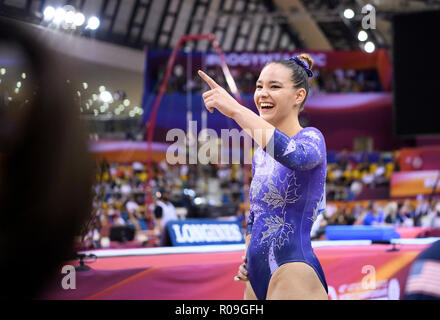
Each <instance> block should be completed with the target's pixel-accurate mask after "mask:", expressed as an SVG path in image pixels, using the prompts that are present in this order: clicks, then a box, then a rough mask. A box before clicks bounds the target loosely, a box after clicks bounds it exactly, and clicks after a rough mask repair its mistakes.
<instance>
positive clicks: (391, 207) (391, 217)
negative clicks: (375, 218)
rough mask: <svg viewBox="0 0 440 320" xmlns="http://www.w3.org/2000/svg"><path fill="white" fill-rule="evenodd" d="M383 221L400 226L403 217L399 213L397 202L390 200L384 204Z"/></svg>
mask: <svg viewBox="0 0 440 320" xmlns="http://www.w3.org/2000/svg"><path fill="white" fill-rule="evenodd" d="M384 214H385V223H386V224H391V225H394V226H400V225H401V224H402V223H403V218H402V217H401V215H400V213H399V206H398V204H397V202H394V201H393V202H390V203H388V204H387V205H386V206H385V209H384Z"/></svg>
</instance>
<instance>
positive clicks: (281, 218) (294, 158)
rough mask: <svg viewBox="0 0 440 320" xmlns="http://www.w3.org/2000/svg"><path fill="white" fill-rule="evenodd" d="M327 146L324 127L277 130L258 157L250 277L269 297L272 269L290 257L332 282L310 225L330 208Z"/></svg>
mask: <svg viewBox="0 0 440 320" xmlns="http://www.w3.org/2000/svg"><path fill="white" fill-rule="evenodd" d="M326 166H327V158H326V146H325V140H324V137H323V136H322V134H321V132H320V131H319V130H318V129H316V128H313V127H306V128H303V129H302V130H301V131H299V132H298V133H297V134H296V135H295V136H293V137H289V136H287V135H286V134H284V133H283V132H281V131H279V130H278V129H275V131H274V134H273V136H272V138H271V139H270V141H269V143H268V144H267V146H266V147H265V148H264V149H262V148H261V147H259V148H258V149H257V150H256V151H255V154H254V157H253V161H252V176H253V178H252V183H251V190H250V204H251V206H250V214H249V219H248V224H247V231H246V233H247V234H251V240H250V242H249V246H248V249H247V265H246V267H247V270H248V272H249V275H248V279H249V281H250V284H251V286H252V288H253V290H254V292H255V294H256V296H257V298H258V299H266V294H267V289H268V286H269V281H270V278H271V276H272V274H273V273H274V272H275V270H276V269H277V268H279V267H280V266H281V265H283V264H285V263H287V262H297V261H300V262H305V263H307V264H308V265H310V266H311V267H312V268H313V269H314V270H315V271H316V273H317V275H318V277H319V279H320V280H321V282H322V285H323V286H324V288H325V290H326V291H327V292H328V288H327V283H326V280H325V276H324V272H323V271H322V267H321V264H320V263H319V261H318V259H317V258H316V256H315V254H314V252H313V249H312V244H311V239H310V230H311V228H312V225H313V222H314V221H315V219H316V217H317V215H319V214H320V213H321V212H322V211H324V208H325V177H326Z"/></svg>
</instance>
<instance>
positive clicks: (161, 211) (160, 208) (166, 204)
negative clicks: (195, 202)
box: [154, 189, 178, 233]
mask: <svg viewBox="0 0 440 320" xmlns="http://www.w3.org/2000/svg"><path fill="white" fill-rule="evenodd" d="M169 197H170V194H169V192H168V191H167V190H165V189H161V190H160V191H159V192H158V193H157V195H156V198H157V200H156V206H155V208H154V217H155V218H156V222H157V227H158V229H159V231H160V232H161V233H162V232H163V230H164V228H165V227H166V225H167V223H168V222H169V221H171V220H177V219H178V217H177V213H176V208H175V207H174V205H173V204H172V202H171V201H170V200H169Z"/></svg>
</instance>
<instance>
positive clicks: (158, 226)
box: [88, 149, 435, 247]
mask: <svg viewBox="0 0 440 320" xmlns="http://www.w3.org/2000/svg"><path fill="white" fill-rule="evenodd" d="M397 157H398V153H397V152H396V153H394V154H392V153H388V154H386V153H384V154H380V153H370V154H368V153H355V152H348V150H347V149H343V150H342V151H341V152H338V153H336V154H335V156H334V161H330V162H329V163H328V165H327V181H326V197H327V212H326V213H325V215H321V218H320V219H323V220H322V221H320V223H321V222H322V225H321V227H322V228H324V227H325V225H329V224H363V223H364V217H365V216H366V217H367V218H365V221H369V220H371V223H370V222H368V223H369V224H373V223H376V220H375V219H373V218H372V217H376V211H378V212H379V211H381V210H382V211H383V212H384V213H385V216H384V217H383V218H380V219H379V218H378V221H379V222H380V223H382V222H383V223H385V222H386V223H392V224H399V225H405V226H409V225H414V226H420V225H422V219H421V216H419V214H418V215H415V214H414V213H412V212H413V211H415V208H414V210H412V209H411V210H410V212H411V214H410V218H411V219H413V220H414V221H413V222H412V224H411V223H410V222H409V220H407V216H406V215H407V211H408V210H409V209H408V208H409V204H408V203H406V204H405V205H403V204H397V203H394V205H393V206H383V208H381V209H378V206H377V205H374V202H372V203H371V205H369V206H366V205H364V206H355V207H352V206H350V207H341V206H338V207H337V208H336V207H334V206H333V205H332V203H337V202H339V201H340V202H343V203H353V201H352V200H356V197H357V196H358V195H359V194H361V192H362V191H364V190H365V189H375V188H376V189H377V188H388V187H389V183H390V177H391V173H392V172H393V171H397V170H399V166H398V161H397ZM97 163H98V167H99V168H98V170H97V172H98V174H97V176H96V181H97V183H95V185H94V191H95V201H94V212H95V214H94V219H93V221H92V227H91V228H90V232H89V234H88V239H89V241H90V242H93V246H94V247H101V246H104V247H105V246H108V245H109V243H110V242H109V241H110V240H111V239H113V238H114V239H119V240H120V241H121V242H124V241H125V240H137V241H139V242H141V243H143V245H148V246H156V245H159V243H160V237H161V233H162V231H163V227H164V225H165V224H166V222H167V220H170V219H171V218H175V219H185V218H189V217H196V218H200V217H202V218H204V217H211V218H212V217H214V218H217V217H219V216H227V215H230V216H236V217H237V218H239V220H240V221H241V223H242V225H243V228H244V227H245V223H246V214H248V210H249V208H248V206H247V205H246V200H245V193H246V188H245V179H246V175H248V177H249V183H250V182H251V179H252V177H251V171H250V167H244V166H242V165H237V164H232V165H224V164H218V165H217V164H215V165H214V164H209V165H200V164H199V165H169V164H168V163H167V162H166V161H161V162H159V163H153V164H152V168H153V170H152V171H153V176H152V179H151V181H150V184H149V185H150V186H151V194H152V195H153V199H152V204H151V205H150V206H149V207H146V204H145V203H146V200H147V199H146V195H147V194H148V193H149V192H150V191H149V188H148V180H147V168H146V165H145V164H143V163H140V162H133V163H127V164H121V163H114V162H110V163H109V162H107V161H105V160H104V161H101V162H97ZM347 201H351V202H347ZM430 205H433V204H432V203H430ZM426 206H427V205H426V204H425V207H426ZM385 207H386V208H385ZM425 207H424V208H425ZM215 208H217V209H218V210H217V211H216V210H215ZM335 208H336V209H335ZM394 208H395V209H394ZM434 208H435V205H434ZM392 209H393V210H392ZM425 209H426V208H425ZM425 209H424V210H425ZM219 210H220V211H221V210H223V211H224V212H223V213H222V212H220V213H219V212H218V211H219ZM228 210H229V211H228ZM375 210H376V211H375ZM396 210H397V212H396V213H395V212H394V211H396ZM402 210H403V211H402ZM405 210H406V211H405ZM426 210H427V209H426ZM426 210H425V211H424V215H426ZM159 211H161V212H159ZM214 211H216V213H214ZM382 211H381V212H382ZM419 211H420V210H419V209H417V212H419ZM388 213H389V214H388ZM381 215H382V214H381ZM427 216H429V217H431V218H432V217H433V214H432V213H431V214H429V215H427ZM381 219H382V220H381ZM426 219H427V218H426ZM426 219H425V220H426ZM432 219H434V218H432ZM425 220H424V222H423V225H432V224H435V223H434V222H432V221H431V220H430V221H431V222H428V221H425ZM379 222H378V223H379ZM366 223H367V222H366ZM115 227H126V228H130V229H132V230H134V232H131V233H130V234H129V235H126V239H122V240H121V236H120V234H119V235H118V234H116V235H113V236H112V235H111V232H112V229H115ZM92 239H93V240H92ZM103 239H104V240H103Z"/></svg>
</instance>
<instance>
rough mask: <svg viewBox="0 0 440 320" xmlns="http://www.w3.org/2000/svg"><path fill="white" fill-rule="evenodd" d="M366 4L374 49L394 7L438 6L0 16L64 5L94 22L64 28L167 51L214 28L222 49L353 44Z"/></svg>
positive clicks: (242, 1)
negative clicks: (371, 13) (56, 11)
mask: <svg viewBox="0 0 440 320" xmlns="http://www.w3.org/2000/svg"><path fill="white" fill-rule="evenodd" d="M368 3H370V4H371V5H372V6H374V9H375V11H376V29H370V30H367V33H368V36H369V39H370V40H371V41H373V42H374V43H375V45H376V47H378V48H389V47H390V46H391V18H392V16H393V15H394V14H395V13H398V12H406V11H414V10H427V9H433V8H434V9H439V8H440V0H425V1H416V0H371V1H365V0H340V1H336V0H124V1H122V0H0V15H1V16H5V17H9V18H14V19H18V20H21V21H26V22H29V23H35V24H44V21H43V10H44V9H45V8H46V7H47V6H53V7H60V6H61V7H62V6H64V5H71V6H73V7H74V8H75V9H76V10H78V11H80V12H82V13H83V14H84V15H85V16H86V17H88V16H91V15H96V16H97V17H98V18H99V19H100V21H101V25H100V27H99V28H98V29H97V30H95V31H90V30H83V29H80V28H79V29H77V30H70V31H65V32H70V33H76V34H78V35H81V36H86V37H92V38H96V39H99V40H103V41H108V42H112V43H116V44H120V45H124V46H129V47H132V48H137V49H143V48H144V47H145V46H148V47H150V48H156V49H172V48H173V46H174V45H175V44H176V43H177V41H178V39H179V37H180V36H181V35H183V34H199V33H214V34H215V35H216V37H217V39H218V40H219V42H220V44H221V46H222V48H223V50H224V51H268V50H294V49H318V50H319V49H321V50H322V49H336V50H350V49H359V47H360V41H359V40H358V39H357V33H358V32H359V30H360V29H361V21H362V18H363V17H364V15H362V13H361V10H362V8H363V7H364V6H365V5H366V4H368ZM346 8H351V9H352V10H353V11H354V12H355V13H356V15H355V17H354V18H353V19H350V20H349V19H346V18H344V16H343V11H344V10H345V9H346ZM188 47H191V48H193V49H197V50H207V49H209V47H210V44H209V43H208V42H207V41H205V42H203V41H201V42H198V43H196V44H195V43H193V44H191V43H190V44H188Z"/></svg>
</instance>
